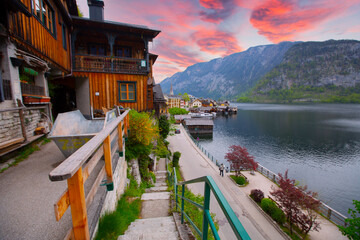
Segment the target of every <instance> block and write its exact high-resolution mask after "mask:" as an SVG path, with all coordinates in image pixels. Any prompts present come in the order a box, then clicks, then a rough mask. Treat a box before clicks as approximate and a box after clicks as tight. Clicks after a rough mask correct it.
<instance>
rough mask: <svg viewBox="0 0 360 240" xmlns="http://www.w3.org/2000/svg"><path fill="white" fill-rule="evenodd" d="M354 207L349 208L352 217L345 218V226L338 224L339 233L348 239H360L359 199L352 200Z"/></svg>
mask: <svg viewBox="0 0 360 240" xmlns="http://www.w3.org/2000/svg"><path fill="white" fill-rule="evenodd" d="M353 204H354V205H355V209H356V210H353V209H349V211H348V213H349V214H350V215H351V217H352V218H348V219H345V223H346V227H343V226H338V227H339V229H340V231H341V233H342V234H343V235H345V236H346V237H348V238H349V239H354V240H355V239H360V201H356V200H353Z"/></svg>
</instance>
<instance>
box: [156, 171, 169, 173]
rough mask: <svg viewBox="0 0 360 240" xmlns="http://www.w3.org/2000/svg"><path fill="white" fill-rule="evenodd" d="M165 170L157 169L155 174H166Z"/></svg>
mask: <svg viewBox="0 0 360 240" xmlns="http://www.w3.org/2000/svg"><path fill="white" fill-rule="evenodd" d="M166 173H167V171H157V172H156V173H155V174H166Z"/></svg>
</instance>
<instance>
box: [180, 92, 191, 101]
mask: <svg viewBox="0 0 360 240" xmlns="http://www.w3.org/2000/svg"><path fill="white" fill-rule="evenodd" d="M182 98H183V99H184V101H185V102H190V98H189V94H187V93H184V94H183V95H182Z"/></svg>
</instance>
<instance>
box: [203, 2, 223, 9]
mask: <svg viewBox="0 0 360 240" xmlns="http://www.w3.org/2000/svg"><path fill="white" fill-rule="evenodd" d="M200 4H201V6H203V7H204V8H211V9H223V8H224V7H223V4H222V2H221V1H220V0H200Z"/></svg>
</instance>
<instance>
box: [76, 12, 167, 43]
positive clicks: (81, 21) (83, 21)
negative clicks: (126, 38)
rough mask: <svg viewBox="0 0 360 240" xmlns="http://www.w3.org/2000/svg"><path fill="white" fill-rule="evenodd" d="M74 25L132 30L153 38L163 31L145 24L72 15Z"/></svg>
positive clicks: (124, 30)
mask: <svg viewBox="0 0 360 240" xmlns="http://www.w3.org/2000/svg"><path fill="white" fill-rule="evenodd" d="M72 19H73V22H74V25H81V26H84V25H85V26H86V25H87V26H89V27H91V28H99V29H102V30H104V31H106V30H113V31H123V32H132V33H139V34H144V35H147V36H150V37H151V38H155V37H156V36H157V35H158V34H159V33H160V32H161V31H160V30H155V29H150V28H148V27H147V26H143V25H136V24H130V23H121V22H113V21H108V20H104V21H100V20H93V19H89V18H82V17H76V16H72Z"/></svg>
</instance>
